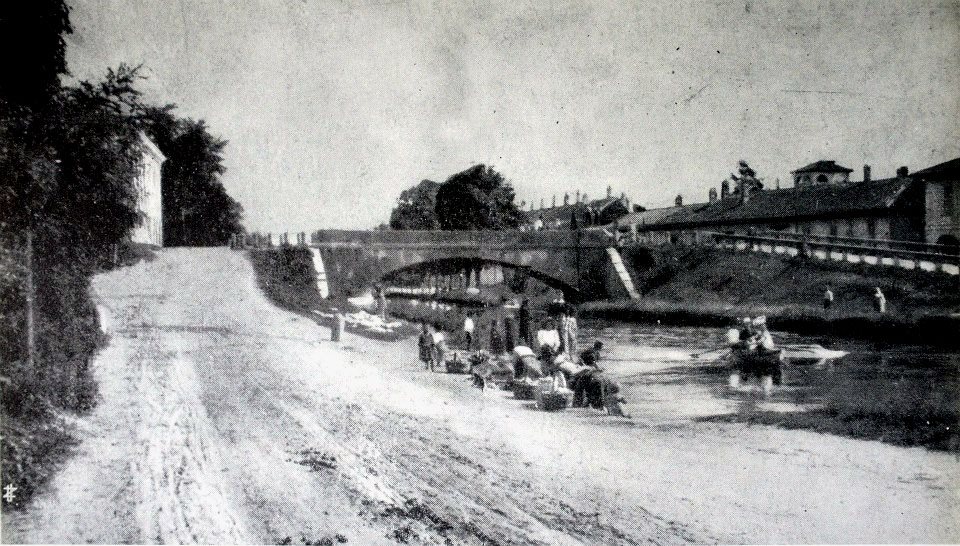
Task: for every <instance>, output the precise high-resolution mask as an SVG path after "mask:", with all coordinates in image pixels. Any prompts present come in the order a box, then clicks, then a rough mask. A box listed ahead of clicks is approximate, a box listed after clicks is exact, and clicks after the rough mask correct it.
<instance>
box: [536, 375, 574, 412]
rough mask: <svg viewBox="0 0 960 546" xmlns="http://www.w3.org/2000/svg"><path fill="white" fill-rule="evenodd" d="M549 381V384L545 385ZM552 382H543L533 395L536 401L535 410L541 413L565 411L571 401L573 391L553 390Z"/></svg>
mask: <svg viewBox="0 0 960 546" xmlns="http://www.w3.org/2000/svg"><path fill="white" fill-rule="evenodd" d="M546 381H549V382H550V383H546ZM552 383H553V380H552V379H550V380H544V384H542V385H541V386H540V388H538V389H536V392H535V393H534V395H535V397H536V400H537V409H540V410H543V411H558V410H562V409H566V408H567V407H569V406H570V403H571V402H572V401H573V391H571V390H569V389H554V388H553V385H552Z"/></svg>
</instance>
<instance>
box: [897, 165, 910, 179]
mask: <svg viewBox="0 0 960 546" xmlns="http://www.w3.org/2000/svg"><path fill="white" fill-rule="evenodd" d="M908 176H910V169H908V168H906V167H900V168H899V169H897V178H906V177H908Z"/></svg>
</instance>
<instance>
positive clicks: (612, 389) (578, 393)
mask: <svg viewBox="0 0 960 546" xmlns="http://www.w3.org/2000/svg"><path fill="white" fill-rule="evenodd" d="M602 348H603V343H601V342H599V341H597V342H596V343H594V346H593V348H592V349H588V350H586V351H584V352H583V354H581V355H580V360H581V363H580V364H576V363H574V362H573V360H572V359H571V358H570V356H569V355H567V354H566V353H561V355H560V356H559V357H557V360H556V365H557V367H558V368H559V369H560V370H561V371H562V372H563V373H564V375H566V377H567V383H568V385H569V387H570V389H571V390H573V406H574V407H592V408H595V409H603V410H606V412H607V413H609V414H610V415H622V416H624V417H629V415H626V414H624V412H623V406H622V404H623V402H624V399H623V397H622V396H620V385H619V384H617V382H616V381H614V380H613V379H611V378H610V377H609V376H608V375H607V374H606V373H604V371H603V370H602V369H601V368H600V367H599V366H598V361H599V358H600V349H602Z"/></svg>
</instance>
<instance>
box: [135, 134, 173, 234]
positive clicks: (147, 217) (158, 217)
mask: <svg viewBox="0 0 960 546" xmlns="http://www.w3.org/2000/svg"><path fill="white" fill-rule="evenodd" d="M140 141H141V144H142V145H143V157H142V159H141V160H140V171H139V174H138V175H137V180H136V186H137V209H138V210H139V212H140V224H139V225H138V226H137V227H135V228H133V232H132V233H131V234H130V240H131V241H133V242H135V243H143V244H148V245H155V246H163V203H162V201H161V193H160V188H161V180H160V168H161V167H162V166H163V162H164V161H166V159H167V158H166V157H165V156H164V155H163V154H162V153H161V152H160V148H157V145H156V144H154V143H153V141H151V140H150V139H149V138H147V135H145V134H143V133H140Z"/></svg>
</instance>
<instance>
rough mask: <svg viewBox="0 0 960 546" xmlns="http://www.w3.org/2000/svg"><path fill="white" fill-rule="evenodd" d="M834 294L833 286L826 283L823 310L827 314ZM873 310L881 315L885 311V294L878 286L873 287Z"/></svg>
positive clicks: (831, 305)
mask: <svg viewBox="0 0 960 546" xmlns="http://www.w3.org/2000/svg"><path fill="white" fill-rule="evenodd" d="M834 299H835V296H834V293H833V287H832V286H831V285H829V284H828V285H827V286H826V287H825V288H824V290H823V312H824V314H827V313H829V312H830V309H831V308H832V307H833V302H834ZM873 310H874V311H876V312H877V313H879V314H881V315H885V314H886V313H887V296H886V295H885V294H884V293H883V290H880V287H879V286H875V287H874V289H873Z"/></svg>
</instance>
